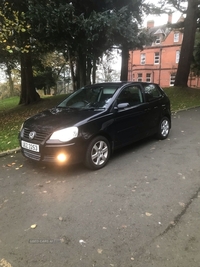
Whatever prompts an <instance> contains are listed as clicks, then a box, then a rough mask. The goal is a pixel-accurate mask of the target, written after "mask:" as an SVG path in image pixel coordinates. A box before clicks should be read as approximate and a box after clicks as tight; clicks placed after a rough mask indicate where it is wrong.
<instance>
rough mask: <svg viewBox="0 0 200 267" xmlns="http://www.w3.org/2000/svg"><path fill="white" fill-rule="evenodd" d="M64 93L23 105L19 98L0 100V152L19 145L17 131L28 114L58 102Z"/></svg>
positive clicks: (63, 96)
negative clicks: (20, 103)
mask: <svg viewBox="0 0 200 267" xmlns="http://www.w3.org/2000/svg"><path fill="white" fill-rule="evenodd" d="M65 97H66V95H58V96H51V97H44V98H42V99H41V101H40V102H38V103H35V104H32V105H28V106H23V105H18V103H19V98H17V97H13V98H9V99H5V100H0V152H2V151H7V150H11V149H14V148H17V147H19V142H18V133H19V130H20V127H21V125H22V123H23V122H24V121H25V120H26V119H27V118H28V117H30V116H32V115H34V114H36V113H38V112H40V111H42V110H44V109H47V108H51V107H54V106H56V105H57V104H58V103H60V102H61V101H62V100H63V99H64V98H65Z"/></svg>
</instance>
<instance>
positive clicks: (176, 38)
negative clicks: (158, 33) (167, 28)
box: [174, 32, 179, 43]
mask: <svg viewBox="0 0 200 267" xmlns="http://www.w3.org/2000/svg"><path fill="white" fill-rule="evenodd" d="M178 42H179V32H175V33H174V43H178Z"/></svg>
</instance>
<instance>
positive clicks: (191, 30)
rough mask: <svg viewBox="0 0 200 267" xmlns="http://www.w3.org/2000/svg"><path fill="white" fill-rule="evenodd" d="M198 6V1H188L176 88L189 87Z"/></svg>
mask: <svg viewBox="0 0 200 267" xmlns="http://www.w3.org/2000/svg"><path fill="white" fill-rule="evenodd" d="M198 4H199V1H198V0H189V1H188V8H187V11H186V18H185V22H184V36H183V42H182V46H181V53H180V59H179V64H178V69H177V73H176V78H175V82H174V86H182V87H185V86H187V82H188V77H189V73H190V65H191V62H192V57H193V50H194V42H195V33H196V29H197V18H198Z"/></svg>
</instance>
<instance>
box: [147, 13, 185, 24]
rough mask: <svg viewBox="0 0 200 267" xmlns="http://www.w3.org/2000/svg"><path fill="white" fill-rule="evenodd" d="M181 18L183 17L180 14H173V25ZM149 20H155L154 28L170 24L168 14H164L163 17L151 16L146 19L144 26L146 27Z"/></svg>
mask: <svg viewBox="0 0 200 267" xmlns="http://www.w3.org/2000/svg"><path fill="white" fill-rule="evenodd" d="M180 17H181V13H180V12H174V13H173V14H172V23H176V22H177V21H178V19H179V18H180ZM149 20H154V26H161V25H163V24H166V23H167V22H168V15H167V14H163V15H161V16H155V15H149V16H147V17H146V18H145V20H144V23H143V25H144V26H146V25H147V21H149Z"/></svg>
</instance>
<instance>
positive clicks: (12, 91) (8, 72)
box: [7, 67, 14, 97]
mask: <svg viewBox="0 0 200 267" xmlns="http://www.w3.org/2000/svg"><path fill="white" fill-rule="evenodd" d="M7 74H8V81H9V90H10V97H11V96H14V83H13V79H12V75H11V70H10V68H9V67H7Z"/></svg>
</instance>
